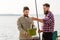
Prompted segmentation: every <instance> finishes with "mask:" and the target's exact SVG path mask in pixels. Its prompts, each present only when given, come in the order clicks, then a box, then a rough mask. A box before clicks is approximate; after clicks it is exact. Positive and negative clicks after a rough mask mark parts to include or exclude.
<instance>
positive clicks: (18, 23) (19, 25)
mask: <svg viewBox="0 0 60 40" xmlns="http://www.w3.org/2000/svg"><path fill="white" fill-rule="evenodd" d="M17 26H18V30H19V31H21V32H24V33H25V31H24V30H23V29H22V26H21V23H20V19H18V21H17Z"/></svg>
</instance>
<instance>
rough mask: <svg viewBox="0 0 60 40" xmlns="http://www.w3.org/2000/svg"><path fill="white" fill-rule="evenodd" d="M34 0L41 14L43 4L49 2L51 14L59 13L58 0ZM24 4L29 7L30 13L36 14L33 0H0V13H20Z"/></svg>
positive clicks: (59, 1) (59, 5)
mask: <svg viewBox="0 0 60 40" xmlns="http://www.w3.org/2000/svg"><path fill="white" fill-rule="evenodd" d="M36 1H37V8H38V13H39V14H43V4H44V3H49V4H50V5H51V8H50V10H51V11H52V12H53V14H56V15H60V4H59V3H60V0H36ZM24 6H28V7H29V8H30V14H36V9H35V0H0V14H22V13H23V11H22V10H23V7H24Z"/></svg>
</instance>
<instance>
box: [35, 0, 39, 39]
mask: <svg viewBox="0 0 60 40" xmlns="http://www.w3.org/2000/svg"><path fill="white" fill-rule="evenodd" d="M35 8H36V16H37V18H38V10H37V2H36V0H35ZM37 24H38V30H39V22H38V21H37ZM39 40H40V33H39Z"/></svg>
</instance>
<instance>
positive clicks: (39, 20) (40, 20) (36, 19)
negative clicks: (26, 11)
mask: <svg viewBox="0 0 60 40" xmlns="http://www.w3.org/2000/svg"><path fill="white" fill-rule="evenodd" d="M32 20H35V21H38V22H41V23H43V19H38V18H34V17H32Z"/></svg>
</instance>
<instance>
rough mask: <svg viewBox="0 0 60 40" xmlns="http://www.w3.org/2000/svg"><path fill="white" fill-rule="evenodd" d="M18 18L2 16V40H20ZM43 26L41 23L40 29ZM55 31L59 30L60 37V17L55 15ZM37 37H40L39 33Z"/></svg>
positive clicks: (0, 28)
mask: <svg viewBox="0 0 60 40" xmlns="http://www.w3.org/2000/svg"><path fill="white" fill-rule="evenodd" d="M40 17H42V16H40ZM40 17H39V18H40ZM18 18H19V16H0V40H18V39H19V38H18V34H19V31H18V29H17V19H18ZM34 22H35V21H34ZM34 24H35V25H36V27H37V22H35V23H34ZM41 26H42V24H41V23H40V29H41ZM55 30H57V31H58V35H60V15H55ZM36 36H38V33H37V35H36Z"/></svg>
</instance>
